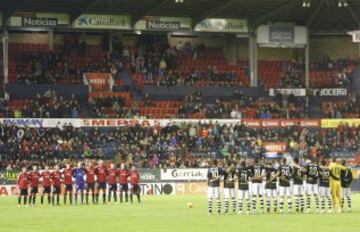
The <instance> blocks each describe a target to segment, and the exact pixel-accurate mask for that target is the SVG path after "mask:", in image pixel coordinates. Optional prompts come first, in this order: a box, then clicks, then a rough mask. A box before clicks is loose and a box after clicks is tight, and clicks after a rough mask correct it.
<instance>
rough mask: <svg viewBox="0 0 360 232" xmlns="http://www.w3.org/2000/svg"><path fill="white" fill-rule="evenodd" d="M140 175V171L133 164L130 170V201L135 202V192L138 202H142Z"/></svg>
mask: <svg viewBox="0 0 360 232" xmlns="http://www.w3.org/2000/svg"><path fill="white" fill-rule="evenodd" d="M139 181H140V175H139V172H138V171H137V170H136V168H135V166H132V168H131V171H130V201H131V203H133V194H135V195H136V197H137V200H138V202H139V203H140V202H141V200H140V192H141V189H140V186H139Z"/></svg>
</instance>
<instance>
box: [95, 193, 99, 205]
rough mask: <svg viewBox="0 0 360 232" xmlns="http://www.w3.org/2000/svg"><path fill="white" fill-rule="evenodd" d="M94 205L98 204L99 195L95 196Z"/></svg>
mask: <svg viewBox="0 0 360 232" xmlns="http://www.w3.org/2000/svg"><path fill="white" fill-rule="evenodd" d="M95 203H96V204H97V203H99V193H96V194H95Z"/></svg>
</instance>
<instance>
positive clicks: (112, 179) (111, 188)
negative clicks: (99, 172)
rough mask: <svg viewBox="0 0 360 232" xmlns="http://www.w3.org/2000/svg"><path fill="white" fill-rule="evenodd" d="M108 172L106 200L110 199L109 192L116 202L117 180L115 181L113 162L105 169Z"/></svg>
mask: <svg viewBox="0 0 360 232" xmlns="http://www.w3.org/2000/svg"><path fill="white" fill-rule="evenodd" d="M107 174H108V179H107V182H108V185H109V192H108V202H110V201H111V193H113V195H114V202H115V203H116V202H117V195H116V194H117V182H116V178H117V169H116V168H115V165H114V164H110V168H109V170H108V171H107Z"/></svg>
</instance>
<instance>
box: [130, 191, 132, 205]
mask: <svg viewBox="0 0 360 232" xmlns="http://www.w3.org/2000/svg"><path fill="white" fill-rule="evenodd" d="M130 202H131V204H132V203H133V194H132V193H130Z"/></svg>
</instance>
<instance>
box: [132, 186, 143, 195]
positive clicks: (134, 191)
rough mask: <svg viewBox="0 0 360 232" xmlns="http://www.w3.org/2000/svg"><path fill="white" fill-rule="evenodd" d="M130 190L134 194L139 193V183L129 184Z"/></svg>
mask: <svg viewBox="0 0 360 232" xmlns="http://www.w3.org/2000/svg"><path fill="white" fill-rule="evenodd" d="M130 191H131V192H132V193H134V194H139V193H141V188H140V185H138V184H133V185H131V188H130Z"/></svg>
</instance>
